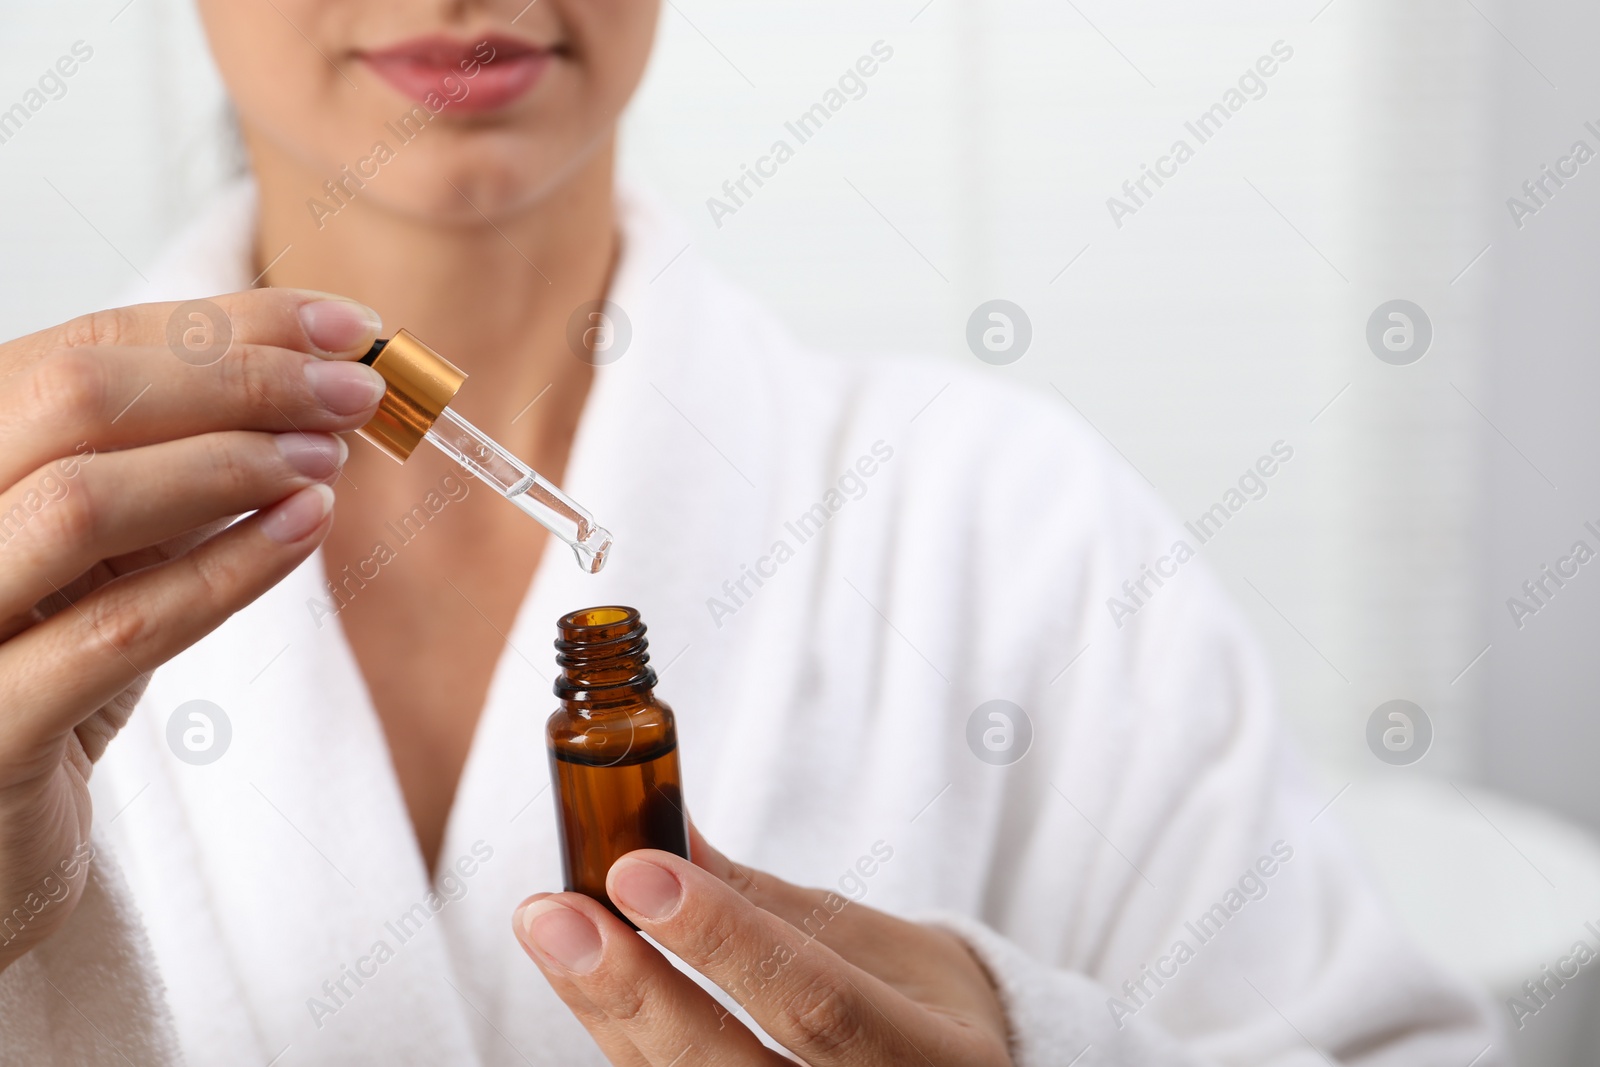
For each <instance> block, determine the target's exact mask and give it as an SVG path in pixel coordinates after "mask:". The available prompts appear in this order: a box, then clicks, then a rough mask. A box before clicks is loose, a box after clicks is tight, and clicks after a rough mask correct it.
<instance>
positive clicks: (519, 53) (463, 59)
mask: <svg viewBox="0 0 1600 1067" xmlns="http://www.w3.org/2000/svg"><path fill="white" fill-rule="evenodd" d="M551 58H552V53H551V51H550V50H548V49H544V48H539V47H538V46H536V45H532V44H529V43H528V42H526V41H522V40H518V39H517V38H514V37H505V36H500V35H496V34H491V35H489V36H487V37H479V38H477V39H475V40H471V41H462V40H458V39H456V38H453V37H444V36H437V35H436V36H430V37H417V38H414V39H412V40H409V41H402V42H400V43H399V44H396V45H392V46H390V47H388V48H385V49H382V50H381V51H374V52H364V53H361V59H362V60H363V61H364V62H365V63H366V64H367V65H368V66H369V67H371V68H372V70H373V72H374V73H376V74H377V75H378V76H379V77H381V78H382V79H383V80H384V81H386V82H388V83H389V84H390V85H392V86H394V88H395V89H396V90H397V91H399V92H400V93H401V94H402V95H403V96H406V97H409V98H410V99H412V100H415V101H416V102H418V103H422V104H425V103H428V102H429V97H430V96H431V97H433V103H434V105H435V106H438V103H439V102H440V101H443V103H444V110H445V111H453V112H456V113H460V114H468V113H470V114H482V113H484V112H488V111H494V110H497V109H499V108H502V107H505V106H507V105H508V104H510V103H511V102H512V101H514V100H516V99H518V98H519V97H521V96H522V95H523V94H525V93H527V92H528V91H529V90H530V89H532V88H533V87H534V85H535V84H536V83H537V82H538V81H539V77H540V75H542V74H543V73H544V70H545V68H546V67H547V66H549V65H550V60H551Z"/></svg>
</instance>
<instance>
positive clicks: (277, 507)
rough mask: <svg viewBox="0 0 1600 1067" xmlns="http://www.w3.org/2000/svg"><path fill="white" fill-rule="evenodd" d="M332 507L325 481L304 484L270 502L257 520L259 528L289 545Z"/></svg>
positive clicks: (274, 538)
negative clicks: (259, 520)
mask: <svg viewBox="0 0 1600 1067" xmlns="http://www.w3.org/2000/svg"><path fill="white" fill-rule="evenodd" d="M332 509H333V490H332V489H329V488H328V487H327V486H325V485H308V486H306V487H305V488H304V489H302V490H300V491H299V492H298V493H296V494H295V495H294V496H291V497H290V498H289V499H287V500H281V501H279V502H278V503H277V504H274V505H273V506H272V509H271V510H270V511H268V512H267V514H266V517H265V518H263V519H262V520H261V532H262V533H264V534H266V535H267V536H268V537H270V538H271V539H272V540H274V541H276V542H278V543H279V544H280V545H292V544H294V543H295V542H296V541H298V540H300V539H301V538H302V537H304V536H306V535H307V534H309V533H310V532H311V531H312V530H315V529H316V528H317V527H318V526H320V525H322V520H323V519H325V518H327V517H328V512H329V511H331V510H332Z"/></svg>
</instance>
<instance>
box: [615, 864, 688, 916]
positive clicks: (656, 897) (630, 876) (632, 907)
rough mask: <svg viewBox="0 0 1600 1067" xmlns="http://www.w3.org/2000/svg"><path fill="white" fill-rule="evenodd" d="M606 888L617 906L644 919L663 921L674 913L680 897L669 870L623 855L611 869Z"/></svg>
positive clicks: (676, 882) (679, 887)
mask: <svg viewBox="0 0 1600 1067" xmlns="http://www.w3.org/2000/svg"><path fill="white" fill-rule="evenodd" d="M606 888H607V892H609V893H610V894H611V899H612V901H613V902H615V903H616V904H617V905H618V906H619V907H621V908H624V909H625V910H627V911H631V912H633V913H634V914H635V915H642V916H643V917H644V918H646V919H665V918H666V917H667V916H668V915H671V914H672V913H673V912H674V911H675V910H677V907H678V901H679V900H680V899H681V898H682V897H683V886H682V885H680V884H679V882H678V880H677V879H676V878H674V877H673V876H672V872H671V871H668V870H667V869H666V868H664V867H658V866H656V865H655V864H654V863H651V862H649V861H648V860H636V859H629V858H628V857H626V856H624V857H623V858H622V859H620V860H618V861H617V862H616V864H615V865H614V866H613V867H612V868H611V878H610V884H609V885H608V886H607V887H606Z"/></svg>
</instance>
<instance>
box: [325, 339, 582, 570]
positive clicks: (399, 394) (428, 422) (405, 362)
mask: <svg viewBox="0 0 1600 1067" xmlns="http://www.w3.org/2000/svg"><path fill="white" fill-rule="evenodd" d="M361 362H363V363H365V364H367V365H368V366H370V367H372V369H373V370H376V371H377V372H378V373H379V374H381V375H383V379H384V381H385V382H387V383H388V386H389V388H388V390H387V392H385V393H384V397H383V400H382V401H381V402H380V403H379V405H378V413H377V414H376V415H375V416H373V418H372V421H371V422H369V423H367V425H365V426H363V427H361V429H360V430H359V431H357V432H358V433H360V435H361V436H362V437H364V438H365V439H367V440H368V441H371V442H372V443H373V444H375V445H377V446H378V447H379V448H380V449H382V450H383V451H384V452H386V453H387V454H388V455H389V456H391V457H392V458H394V459H395V460H397V461H399V462H401V463H404V462H405V461H406V460H407V459H409V458H410V456H411V453H412V451H413V450H415V448H416V447H417V445H418V444H420V443H421V442H422V441H428V442H430V443H432V444H433V446H434V447H435V448H437V449H439V450H440V451H441V452H443V453H444V454H445V455H447V456H449V457H450V458H451V459H453V460H455V461H456V462H457V463H459V464H461V465H462V466H463V467H464V468H466V470H467V471H468V472H469V473H470V474H472V475H473V476H474V477H476V478H477V479H478V480H479V481H481V482H483V483H484V484H485V485H487V486H489V487H490V488H492V489H493V490H494V491H495V492H497V493H499V494H500V495H501V496H503V497H505V498H506V499H507V500H509V501H511V502H512V503H513V504H515V505H516V506H517V507H518V508H519V509H520V510H521V511H523V512H524V513H525V514H527V515H529V516H532V517H533V518H534V519H535V520H536V521H538V522H539V524H540V525H542V526H543V527H544V528H545V529H547V530H549V531H550V532H551V533H553V534H555V535H556V536H557V537H559V538H561V540H563V541H565V542H566V543H567V544H568V545H570V546H572V551H573V553H574V554H575V555H576V556H577V557H578V565H579V566H580V567H582V568H583V569H584V570H586V571H588V572H589V573H590V574H594V573H596V572H598V571H599V570H600V568H601V567H604V566H605V564H606V555H607V553H608V552H609V551H610V549H611V534H610V533H609V532H607V531H606V529H605V528H604V527H602V526H600V525H598V524H597V523H596V522H595V521H594V516H592V515H590V514H589V513H588V512H587V511H585V510H584V509H583V508H582V507H581V506H579V504H578V503H577V502H576V501H575V500H573V499H572V498H571V497H569V496H567V495H566V494H565V493H563V492H562V491H561V490H560V489H558V488H556V486H555V485H554V484H552V483H551V482H550V481H549V480H548V479H547V478H544V477H543V476H542V475H540V474H539V473H538V472H536V471H534V470H533V469H532V468H531V467H529V466H528V465H527V464H526V463H523V462H522V461H521V460H520V459H518V458H517V457H516V456H513V455H512V454H511V453H510V452H508V451H506V449H505V448H503V447H502V446H501V445H500V444H498V443H497V442H496V441H495V440H494V439H493V438H491V437H490V436H489V435H488V434H486V433H484V432H483V431H482V430H480V429H478V428H477V427H476V426H474V425H472V423H470V422H468V421H467V420H466V419H464V418H462V417H461V416H460V415H458V414H456V413H455V412H454V411H452V410H450V408H449V406H448V405H449V404H450V401H451V400H453V399H454V398H455V395H456V392H457V391H458V390H459V389H460V388H461V385H462V383H463V382H465V381H466V380H467V375H466V372H464V371H463V370H461V368H460V367H457V366H456V365H455V364H453V363H451V362H450V361H449V360H447V359H445V358H444V357H443V356H441V355H440V354H439V353H437V352H435V351H434V350H433V349H431V348H429V347H428V346H427V345H425V344H423V343H422V342H421V341H419V340H417V339H416V338H415V337H414V336H412V335H411V334H410V333H408V332H407V331H405V330H398V331H396V332H395V335H394V336H393V337H390V338H387V339H385V338H379V339H378V341H377V343H375V344H374V345H373V346H372V350H371V351H369V352H368V353H367V354H366V355H365V356H364V357H362V360H361Z"/></svg>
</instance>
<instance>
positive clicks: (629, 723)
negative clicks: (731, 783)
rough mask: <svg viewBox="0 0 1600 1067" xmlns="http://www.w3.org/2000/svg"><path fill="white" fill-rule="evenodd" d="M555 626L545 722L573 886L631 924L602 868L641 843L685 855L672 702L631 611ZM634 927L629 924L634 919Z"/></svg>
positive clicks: (564, 868)
mask: <svg viewBox="0 0 1600 1067" xmlns="http://www.w3.org/2000/svg"><path fill="white" fill-rule="evenodd" d="M557 626H558V628H559V631H560V636H559V637H558V638H557V639H556V653H557V654H556V663H557V664H559V665H560V667H561V676H560V677H559V678H557V679H556V683H555V692H556V696H558V697H560V698H561V707H560V708H559V709H558V710H557V711H556V713H555V714H554V715H551V716H550V721H549V723H548V725H547V726H546V728H545V737H546V739H547V740H548V742H549V746H550V778H551V782H552V784H553V786H554V788H555V797H556V822H557V828H558V830H559V831H560V835H561V873H562V877H563V878H564V879H565V882H566V888H567V890H568V891H569V892H577V893H586V894H588V895H589V896H591V897H593V898H594V899H596V900H598V901H600V903H602V904H604V905H605V906H606V907H608V908H610V909H611V910H612V911H613V912H615V913H616V914H617V916H618V918H621V919H623V921H624V922H626V921H627V919H626V917H625V916H623V915H622V913H621V912H618V911H617V908H616V906H615V905H613V904H612V903H611V901H610V899H609V898H608V897H607V896H606V872H607V871H609V870H610V869H611V865H612V864H613V863H615V862H616V861H617V860H618V859H619V858H620V857H622V856H623V855H625V854H626V853H629V852H632V851H633V850H634V849H636V848H656V849H661V850H662V851H664V852H672V853H675V854H676V855H679V856H682V857H684V858H685V859H688V857H689V821H688V817H687V816H686V815H685V814H684V809H683V783H682V780H681V778H680V777H679V774H678V731H677V727H676V726H675V724H674V723H673V719H672V709H671V708H669V707H667V706H666V705H665V704H663V703H661V701H659V700H657V699H656V698H655V693H654V689H655V684H656V672H655V671H654V670H652V669H651V668H650V652H649V648H650V643H649V642H648V641H647V640H645V636H644V634H645V625H644V623H643V622H641V621H639V613H638V612H637V611H635V610H634V609H633V608H624V607H604V608H587V609H585V610H583V611H574V612H572V613H571V614H569V615H564V616H562V618H561V620H560V622H559V623H557ZM629 925H632V924H631V923H630V924H629Z"/></svg>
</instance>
